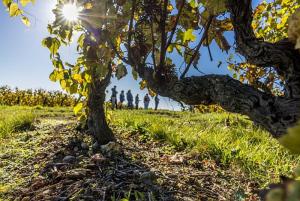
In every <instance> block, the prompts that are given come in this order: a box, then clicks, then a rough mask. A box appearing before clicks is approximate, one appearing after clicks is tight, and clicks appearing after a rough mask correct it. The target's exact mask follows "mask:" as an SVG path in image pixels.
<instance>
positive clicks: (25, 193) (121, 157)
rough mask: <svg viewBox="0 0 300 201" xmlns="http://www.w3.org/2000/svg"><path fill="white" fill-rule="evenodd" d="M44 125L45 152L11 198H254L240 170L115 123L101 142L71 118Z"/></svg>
mask: <svg viewBox="0 0 300 201" xmlns="http://www.w3.org/2000/svg"><path fill="white" fill-rule="evenodd" d="M42 122H43V120H42ZM42 125H43V126H44V127H47V130H48V136H49V137H48V138H45V139H44V140H43V143H41V145H40V146H43V147H44V149H43V150H44V153H39V154H38V155H37V156H36V157H35V158H34V159H32V161H31V162H30V161H29V163H28V165H27V166H26V167H23V170H22V171H26V168H27V169H30V168H32V167H31V166H33V165H34V164H38V163H40V164H43V165H41V167H40V168H39V171H38V173H37V174H31V175H30V178H31V179H30V180H29V181H28V183H27V184H26V185H23V186H22V187H20V188H18V189H16V190H14V191H13V192H10V193H9V194H8V195H7V197H10V198H11V200H23V201H26V200H57V201H60V200H61V201H62V200H121V199H123V200H124V201H125V200H147V201H150V200H170V201H173V200H180V201H185V200H186V201H189V200H195V201H196V200H197V201H198V200H249V201H251V200H253V201H254V200H258V198H257V197H256V196H255V194H254V191H256V190H257V189H256V185H255V183H253V182H251V181H249V180H248V179H247V177H246V175H244V174H243V173H242V172H239V171H237V170H235V172H234V174H233V170H232V169H229V168H228V169H226V168H223V167H219V166H218V164H217V163H216V162H214V161H213V160H200V159H199V157H198V156H197V155H191V154H187V153H184V152H175V151H174V150H172V149H171V148H170V147H169V146H168V145H167V144H165V143H163V142H158V141H152V140H147V141H145V140H143V139H142V138H140V137H139V134H138V133H129V132H126V131H121V130H118V128H114V130H115V132H116V133H117V139H118V142H117V143H110V144H108V145H106V146H102V147H101V146H97V144H93V142H92V141H91V139H90V137H89V136H87V135H86V134H83V133H79V132H77V131H76V130H75V129H74V128H75V123H74V122H68V123H61V122H60V121H58V122H57V124H54V125H50V126H49V125H47V124H45V123H43V124H42ZM37 129H42V128H41V126H40V127H39V126H37ZM24 168H25V169H24ZM14 171H18V170H17V169H16V170H14Z"/></svg>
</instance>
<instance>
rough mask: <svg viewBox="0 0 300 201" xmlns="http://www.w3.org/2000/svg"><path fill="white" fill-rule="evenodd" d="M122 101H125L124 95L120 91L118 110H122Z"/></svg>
mask: <svg viewBox="0 0 300 201" xmlns="http://www.w3.org/2000/svg"><path fill="white" fill-rule="evenodd" d="M124 101H125V94H124V90H122V91H121V93H120V109H122V107H123V102H124Z"/></svg>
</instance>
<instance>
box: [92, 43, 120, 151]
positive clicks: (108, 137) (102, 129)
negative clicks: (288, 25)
mask: <svg viewBox="0 0 300 201" xmlns="http://www.w3.org/2000/svg"><path fill="white" fill-rule="evenodd" d="M87 59H88V60H89V61H97V55H96V51H95V49H94V48H90V49H89V50H88V54H87ZM89 68H90V71H91V83H90V89H89V95H88V100H87V107H88V119H87V123H88V129H89V132H90V133H91V134H92V135H93V136H94V139H95V140H96V141H97V142H98V143H99V144H100V145H103V144H107V143H108V142H110V141H114V140H115V138H114V135H113V132H112V130H111V129H110V128H109V126H108V124H107V121H106V117H105V108H104V103H105V90H106V88H107V87H108V85H109V83H110V79H111V75H112V69H111V66H110V64H108V65H107V66H101V64H99V62H93V63H91V66H90V67H89ZM101 68H102V69H107V70H108V72H107V73H106V75H105V77H104V78H103V77H101V76H99V73H97V72H99V69H101Z"/></svg>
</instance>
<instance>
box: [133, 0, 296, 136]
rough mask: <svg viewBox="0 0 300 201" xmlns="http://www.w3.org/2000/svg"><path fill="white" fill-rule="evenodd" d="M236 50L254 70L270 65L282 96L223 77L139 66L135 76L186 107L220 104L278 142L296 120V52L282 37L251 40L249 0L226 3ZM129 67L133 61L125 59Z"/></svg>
mask: <svg viewBox="0 0 300 201" xmlns="http://www.w3.org/2000/svg"><path fill="white" fill-rule="evenodd" d="M226 6H227V9H228V11H229V12H230V16H231V20H232V24H233V27H234V33H235V41H236V45H237V48H236V50H237V52H239V53H240V54H241V55H243V56H244V57H245V58H246V61H247V62H248V63H250V64H254V65H257V66H258V68H265V67H273V68H274V69H275V70H276V71H277V73H278V74H279V75H280V76H282V77H284V79H285V83H284V86H283V87H284V90H285V92H286V93H285V96H284V97H280V96H274V95H270V94H269V93H265V92H263V91H260V90H258V89H255V88H254V87H252V86H249V85H247V84H244V83H241V82H239V81H238V80H235V79H233V78H231V77H229V76H225V75H206V76H192V77H188V78H182V79H178V76H177V75H170V76H164V75H161V74H157V72H155V71H154V69H153V68H151V67H148V66H147V65H146V64H145V63H140V64H139V65H138V66H137V68H138V73H139V75H140V77H141V78H143V79H144V80H146V81H147V85H148V86H149V87H151V88H152V89H153V90H154V91H156V92H157V93H158V94H160V95H162V96H166V97H170V98H172V99H174V100H177V101H181V102H184V103H186V104H190V105H197V104H213V103H214V104H220V105H221V106H222V107H223V108H225V109H226V110H228V111H230V112H235V113H240V114H245V115H247V116H249V117H250V119H251V120H253V121H254V122H256V123H257V125H260V126H261V127H263V128H265V129H266V130H268V131H269V132H270V133H271V134H272V136H273V137H275V138H279V137H281V136H282V135H284V134H285V133H286V132H287V129H288V128H289V127H291V126H294V125H295V124H296V123H297V121H299V120H300V54H299V51H298V50H295V48H294V47H295V44H293V43H291V42H290V41H288V40H287V39H284V40H281V41H278V42H276V43H269V42H265V41H263V40H262V39H259V38H256V36H255V34H254V31H253V28H252V26H251V24H252V18H253V17H252V15H253V12H252V0H227V3H226ZM129 63H132V64H133V65H135V63H134V61H129Z"/></svg>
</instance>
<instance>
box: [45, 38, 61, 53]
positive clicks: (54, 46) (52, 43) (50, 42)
mask: <svg viewBox="0 0 300 201" xmlns="http://www.w3.org/2000/svg"><path fill="white" fill-rule="evenodd" d="M42 45H43V46H44V47H47V48H48V49H49V50H50V52H51V56H54V55H55V54H56V53H57V51H58V49H59V48H60V45H61V43H60V41H59V40H58V39H57V38H52V37H48V38H45V39H44V40H43V41H42Z"/></svg>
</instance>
